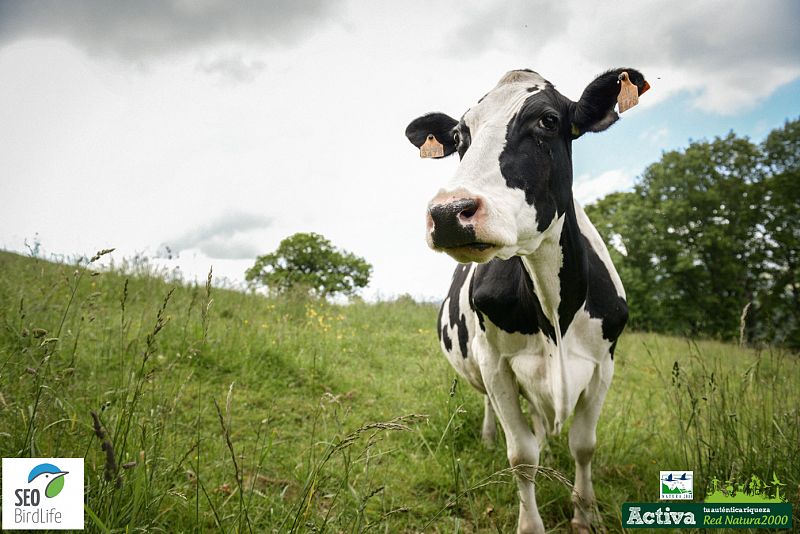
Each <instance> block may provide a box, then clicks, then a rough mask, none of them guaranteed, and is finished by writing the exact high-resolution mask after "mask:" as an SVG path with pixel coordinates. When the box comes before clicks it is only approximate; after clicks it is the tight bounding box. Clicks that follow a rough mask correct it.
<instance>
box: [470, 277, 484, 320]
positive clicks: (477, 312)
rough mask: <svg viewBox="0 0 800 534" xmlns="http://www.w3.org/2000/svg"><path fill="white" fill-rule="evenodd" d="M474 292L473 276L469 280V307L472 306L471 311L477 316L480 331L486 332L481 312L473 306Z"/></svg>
mask: <svg viewBox="0 0 800 534" xmlns="http://www.w3.org/2000/svg"><path fill="white" fill-rule="evenodd" d="M474 294H475V277H474V276H473V277H472V279H471V280H470V281H469V307H470V308H472V311H474V312H475V315H477V316H478V326H480V328H481V330H482V331H484V332H486V325H485V324H484V321H483V314H482V313H481V311H480V310H479V309H478V307H477V306H475V300H474V298H473V295H474Z"/></svg>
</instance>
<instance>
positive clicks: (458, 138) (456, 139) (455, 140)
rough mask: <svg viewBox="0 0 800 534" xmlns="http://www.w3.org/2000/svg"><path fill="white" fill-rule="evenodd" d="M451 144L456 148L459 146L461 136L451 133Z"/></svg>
mask: <svg viewBox="0 0 800 534" xmlns="http://www.w3.org/2000/svg"><path fill="white" fill-rule="evenodd" d="M453 142H454V143H455V144H456V146H458V145H460V144H461V136H460V135H459V134H458V132H453Z"/></svg>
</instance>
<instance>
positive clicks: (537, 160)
mask: <svg viewBox="0 0 800 534" xmlns="http://www.w3.org/2000/svg"><path fill="white" fill-rule="evenodd" d="M626 84H627V86H628V87H629V88H630V89H631V90H633V93H634V98H638V95H640V94H642V93H643V92H644V91H646V90H647V89H648V88H649V84H648V83H647V82H646V81H645V79H644V76H643V75H642V74H641V73H640V72H638V71H637V70H635V69H632V68H624V69H613V70H609V71H608V72H605V73H603V74H601V75H600V76H598V77H597V78H596V79H595V80H594V81H592V82H591V83H590V84H589V85H588V86H587V87H586V88H585V89H584V91H583V93H582V95H581V97H580V99H579V100H578V101H577V102H573V101H571V100H570V99H568V98H566V97H565V96H563V95H561V94H560V93H559V92H558V91H557V90H556V89H555V87H554V86H553V84H551V83H550V82H548V81H547V80H546V79H544V78H543V77H542V76H540V75H539V74H538V73H536V72H534V71H531V70H527V69H525V70H514V71H511V72H509V73H507V74H506V75H505V76H503V77H502V79H501V80H500V81H499V83H498V84H497V85H496V86H495V87H494V88H493V89H492V90H491V91H490V92H489V93H487V94H486V95H485V96H484V97H483V98H481V99H480V100H478V103H477V104H476V105H474V106H473V107H472V108H470V109H469V110H467V112H466V113H464V115H463V116H462V117H461V119H460V120H456V119H453V118H451V117H450V116H448V115H446V114H443V113H429V114H426V115H423V116H421V117H419V118H417V119H415V120H414V121H412V122H411V123H410V124H409V125H408V128H407V129H406V132H405V133H406V137H407V138H408V139H409V141H411V143H412V144H414V145H415V146H417V147H418V148H421V149H423V150H425V149H428V150H429V152H428V154H427V155H429V156H430V155H431V154H432V155H433V156H432V157H446V156H449V155H451V154H454V153H458V156H459V158H460V163H459V165H458V168H457V170H456V172H455V175H454V176H453V177H452V179H451V180H450V182H449V184H448V186H447V187H445V188H443V189H441V190H439V192H438V193H437V194H436V196H434V198H433V199H432V200H431V201H430V203H429V204H428V210H427V234H426V236H427V242H428V245H429V246H430V247H431V248H433V249H434V250H436V251H442V252H445V253H447V254H448V255H450V256H451V257H453V258H454V259H455V260H457V261H458V262H459V265H458V266H457V267H456V270H455V273H454V275H453V279H452V285H451V287H450V290H449V292H448V294H447V297H446V298H445V300H444V302H443V303H442V306H441V310H440V312H439V318H438V325H437V330H438V335H439V339H440V344H441V347H442V350H443V352H444V354H445V355H446V357H447V359H448V360H449V362H450V364H451V365H452V366H453V367H454V368H455V370H456V372H457V373H458V374H459V375H460V376H461V377H463V379H464V380H466V381H467V382H468V383H469V384H471V385H472V386H473V387H475V389H477V390H478V391H480V392H481V393H484V394H485V398H484V410H485V411H484V418H483V428H482V437H483V440H484V441H485V442H487V444H489V445H491V443H493V441H494V438H495V429H496V423H495V418H496V419H497V420H498V421H499V422H500V426H501V427H502V429H503V432H504V434H505V438H506V446H507V447H506V448H507V450H506V453H507V457H508V461H509V463H510V465H511V467H512V468H513V471H514V473H515V475H516V476H515V478H516V481H517V485H518V490H519V499H520V506H519V520H518V526H517V531H518V532H520V533H529V532H534V533H541V532H544V531H545V530H544V525H543V522H542V518H541V516H540V514H539V511H538V509H537V506H536V496H535V488H534V474H535V472H536V466H537V465H538V463H539V452H540V449H541V447H542V446H543V444H544V443H545V439H546V437H547V436H548V435H555V434H558V433H559V432H560V431H561V428H562V426H563V425H564V423H565V421H566V420H567V418H568V417H569V416H570V415H571V414H574V418H573V420H572V424H571V426H570V429H569V448H570V451H571V453H572V456H573V458H574V460H575V484H574V486H573V493H572V500H573V503H574V517H573V519H572V521H571V527H572V529H573V530H575V531H577V532H581V533H584V532H590V529H591V528H592V524H593V523H596V521H597V518H596V517H594V513H593V510H595V509H596V506H595V494H594V489H593V487H592V479H591V461H592V456H593V454H594V449H595V441H596V437H595V429H596V427H597V421H598V418H599V415H600V410H601V408H602V405H603V401H604V399H605V396H606V392H607V391H608V388H609V385H610V384H611V379H612V376H613V374H614V361H613V360H614V349H615V347H616V344H617V339H618V338H619V336H620V334H621V333H622V330H623V328H624V326H625V323H626V321H627V318H628V308H627V303H626V300H625V291H624V289H623V287H622V282H621V281H620V277H619V275H618V274H617V271H616V270H615V268H614V265H613V264H612V262H611V258H610V256H609V253H608V250H607V248H606V246H605V244H604V243H603V240H602V239H601V237H600V235H599V234H598V232H597V230H596V229H595V227H594V226H593V225H592V223H591V222H590V221H589V218H588V217H587V216H586V214H585V213H584V211H583V209H582V208H581V206H580V205H579V204H578V202H576V201H575V199H574V198H573V194H572V141H573V140H575V139H577V138H579V137H580V136H581V135H583V134H584V133H586V132H601V131H603V130H605V129H607V128H608V127H609V126H611V125H612V124H613V123H614V122H616V121H617V119H618V118H619V116H618V114H617V113H616V112H615V110H614V106H615V104H616V103H617V99H618V97H619V95H620V90H621V88H622V86H623V85H626ZM634 86H635V87H634ZM620 102H621V101H620ZM620 105H622V104H620ZM430 150H432V152H431V151H430ZM437 150H438V153H437ZM421 155H422V154H421ZM520 395H521V396H522V398H524V399H525V400H526V401H527V402H528V404H529V414H530V423H529V422H528V420H527V418H526V416H525V415H524V414H523V410H522V407H521V404H520Z"/></svg>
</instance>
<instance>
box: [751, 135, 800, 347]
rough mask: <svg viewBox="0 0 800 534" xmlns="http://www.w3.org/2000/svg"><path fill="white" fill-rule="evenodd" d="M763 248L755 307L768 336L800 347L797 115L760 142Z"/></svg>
mask: <svg viewBox="0 0 800 534" xmlns="http://www.w3.org/2000/svg"><path fill="white" fill-rule="evenodd" d="M762 151H763V153H764V165H765V167H766V168H767V170H768V177H767V178H766V180H765V181H764V183H763V184H762V192H761V194H762V197H763V199H764V202H763V207H762V212H763V213H762V224H763V234H764V239H763V248H764V258H763V264H762V265H761V271H762V281H763V284H762V287H761V288H760V289H761V291H760V299H759V304H760V306H759V309H760V310H759V311H760V313H762V314H764V315H765V317H764V322H765V323H766V327H765V328H764V330H765V331H766V335H767V337H768V338H769V339H771V340H776V341H780V342H783V343H786V344H788V345H790V346H792V347H796V348H797V347H800V120H794V121H791V122H786V124H785V125H784V126H783V128H779V129H776V130H773V131H772V132H771V133H770V134H769V136H767V139H766V140H765V141H764V143H763V144H762Z"/></svg>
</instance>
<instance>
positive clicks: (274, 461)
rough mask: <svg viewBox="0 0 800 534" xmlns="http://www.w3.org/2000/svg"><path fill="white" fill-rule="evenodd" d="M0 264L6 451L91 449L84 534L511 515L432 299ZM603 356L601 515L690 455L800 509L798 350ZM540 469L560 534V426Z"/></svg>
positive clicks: (649, 493)
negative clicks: (354, 299)
mask: <svg viewBox="0 0 800 534" xmlns="http://www.w3.org/2000/svg"><path fill="white" fill-rule="evenodd" d="M0 272H2V277H0V453H2V456H3V457H17V456H44V457H59V456H77V457H80V456H82V457H85V458H86V483H87V510H88V511H87V528H88V530H89V531H90V532H104V531H115V532H122V531H126V532H135V531H147V532H192V531H196V532H205V531H209V532H212V531H224V532H289V531H295V532H313V531H328V532H362V531H365V530H374V531H380V532H391V533H395V532H510V531H512V530H513V528H514V526H515V524H516V514H517V497H516V485H515V484H514V482H513V479H512V477H511V475H510V473H509V472H508V471H507V470H506V467H507V461H506V457H505V450H504V445H503V443H502V438H500V439H501V443H499V444H498V446H497V447H496V448H495V449H494V450H487V449H485V448H484V447H483V446H482V444H481V442H480V439H479V428H480V421H481V417H482V402H481V399H480V398H479V395H478V394H477V393H475V392H474V391H472V390H471V389H470V388H469V387H468V386H467V385H466V384H464V383H461V382H454V377H455V373H454V371H452V370H451V368H450V367H449V365H448V364H447V362H446V361H445V359H444V357H443V356H442V355H441V354H440V352H439V349H438V346H437V342H436V334H435V319H436V309H435V307H433V306H430V305H424V304H418V303H415V302H413V301H411V300H405V299H400V300H397V301H394V302H384V303H377V304H366V303H355V304H352V305H348V306H336V305H331V304H326V303H322V302H316V301H306V300H303V299H298V298H284V299H267V298H264V297H261V296H257V295H247V294H242V293H238V292H233V291H228V290H222V289H216V288H213V287H209V286H205V287H204V286H203V285H199V286H198V285H184V284H180V283H169V282H166V281H164V279H163V277H156V276H152V274H153V273H152V269H149V268H148V266H147V264H146V263H142V262H138V263H135V264H126V265H123V266H120V267H118V268H116V269H112V270H110V271H108V270H101V271H96V270H94V269H92V265H90V264H87V262H86V261H84V262H83V263H82V264H80V265H63V264H53V263H49V262H46V261H43V260H41V259H36V258H26V257H21V256H17V255H14V254H10V253H5V252H0ZM676 313H679V310H676ZM616 362H617V368H616V376H615V378H614V384H613V385H612V388H611V391H610V393H609V396H608V400H607V402H606V406H605V409H604V411H603V416H602V417H601V420H600V425H599V429H598V450H597V453H596V456H595V461H594V481H595V489H596V491H597V494H598V498H599V511H600V513H601V515H602V517H603V520H604V522H605V524H606V526H607V528H608V529H609V531H612V532H614V531H618V530H619V527H618V525H619V524H620V519H619V515H620V505H621V504H622V503H623V502H626V501H655V500H657V497H658V489H659V470H662V469H663V470H667V469H688V470H694V477H695V478H694V480H695V494H696V496H697V497H698V498H701V497H702V495H703V492H704V488H705V487H706V486H707V484H708V483H709V481H710V480H711V479H712V478H714V477H716V478H717V479H719V480H729V479H734V480H740V481H746V480H748V479H749V478H750V477H751V475H757V476H758V477H760V479H761V480H772V478H773V474H774V475H776V476H777V477H778V479H780V481H781V482H783V483H785V484H786V486H785V487H784V488H783V489H782V493H783V494H785V495H787V496H788V498H789V499H790V500H791V501H792V502H794V504H795V514H797V510H798V505H799V504H800V494H799V493H798V492H799V491H800V490H799V489H798V488H799V485H800V460H799V459H798V443H800V395H798V391H800V363H798V359H797V357H796V356H795V355H791V354H786V353H783V352H781V351H775V350H763V351H753V350H749V349H741V348H738V347H736V346H733V345H729V344H723V343H717V342H712V341H702V342H701V341H698V342H695V341H692V340H687V339H679V338H670V337H664V336H658V335H651V334H639V333H628V334H626V335H624V336H623V337H622V340H621V342H620V344H619V347H618V350H617V359H616ZM92 413H94V414H96V418H95V417H93V415H92ZM103 442H106V444H105V446H104V445H103ZM542 463H543V464H544V465H545V466H548V467H549V468H552V469H553V470H555V471H545V472H543V473H542V474H540V475H539V478H538V479H537V480H538V486H537V488H538V489H537V491H538V495H537V500H538V502H539V506H540V510H541V512H542V516H543V518H544V520H545V525H546V526H547V527H548V528H550V529H554V531H556V532H560V531H564V530H566V528H567V525H568V522H569V519H570V518H571V515H572V508H571V504H570V499H569V495H570V489H569V487H568V486H567V485H566V484H565V483H564V482H562V481H560V478H561V477H559V476H558V473H563V475H564V476H565V477H566V479H568V480H569V479H571V478H572V476H573V473H574V468H573V464H572V460H571V457H570V454H569V448H568V446H567V440H566V432H564V433H563V435H562V436H561V437H559V438H554V439H551V441H550V442H549V445H548V447H547V449H546V450H545V451H544V452H543V454H542ZM556 472H557V473H556ZM794 520H795V521H797V520H798V518H797V515H796V516H795V519H794ZM795 524H797V523H795Z"/></svg>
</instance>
